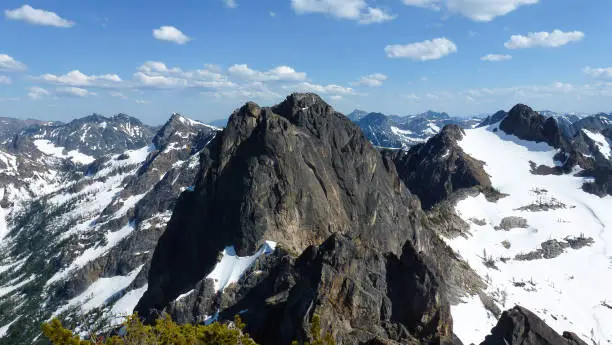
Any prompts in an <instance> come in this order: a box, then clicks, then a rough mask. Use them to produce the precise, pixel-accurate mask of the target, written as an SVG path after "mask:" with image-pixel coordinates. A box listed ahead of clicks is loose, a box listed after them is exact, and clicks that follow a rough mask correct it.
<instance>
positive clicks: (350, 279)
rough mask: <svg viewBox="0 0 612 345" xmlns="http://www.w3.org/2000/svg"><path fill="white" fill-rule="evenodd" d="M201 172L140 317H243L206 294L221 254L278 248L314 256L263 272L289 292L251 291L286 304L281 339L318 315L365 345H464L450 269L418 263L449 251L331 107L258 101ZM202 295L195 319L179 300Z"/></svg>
mask: <svg viewBox="0 0 612 345" xmlns="http://www.w3.org/2000/svg"><path fill="white" fill-rule="evenodd" d="M201 162H202V164H201V170H200V172H199V176H198V178H197V181H198V182H197V184H196V186H195V189H194V191H193V192H186V193H183V195H182V196H181V198H180V200H179V201H178V204H177V207H176V208H175V211H174V213H173V216H172V219H171V220H170V223H169V226H168V229H167V230H166V232H165V233H164V235H163V236H162V237H161V238H160V241H159V243H158V246H157V248H156V251H155V253H154V255H153V259H152V263H151V269H150V271H149V287H148V291H147V292H146V293H145V295H144V296H143V298H142V299H141V301H140V302H139V305H138V307H137V311H139V312H140V314H141V315H145V316H149V317H150V316H152V315H154V313H155V311H161V310H164V309H166V310H171V309H172V308H169V306H170V305H174V307H175V308H174V309H175V310H176V309H177V308H178V309H180V310H183V311H185V309H186V308H187V309H189V312H188V313H186V314H185V313H183V316H184V317H186V318H188V319H191V320H197V319H198V317H202V314H203V313H206V314H207V315H211V314H212V313H214V311H215V309H216V310H218V311H221V313H223V311H224V310H230V309H231V308H232V306H233V305H235V303H233V304H232V302H234V301H232V302H227V298H228V297H227V296H226V297H219V295H221V293H219V294H218V293H217V292H216V291H214V289H211V288H206V285H207V283H206V276H207V275H208V274H209V273H210V272H211V271H212V270H213V267H214V266H215V264H216V262H217V257H218V255H217V253H219V252H220V251H221V250H222V249H223V248H224V247H226V246H229V245H233V246H235V247H236V251H237V254H238V255H240V256H245V255H249V254H251V253H253V252H255V251H256V250H257V248H258V247H259V246H260V245H262V244H263V243H264V241H266V240H270V241H275V242H278V244H279V247H280V248H283V249H282V250H286V251H288V252H292V253H300V252H302V251H304V250H305V249H306V251H305V252H304V253H303V254H302V255H301V256H300V257H299V259H297V260H296V261H295V262H291V260H289V259H288V258H289V257H290V256H287V258H286V259H285V261H283V260H281V258H279V259H278V260H277V261H278V262H276V263H270V264H269V265H268V269H267V270H264V271H263V273H265V274H264V275H265V276H269V277H270V278H269V279H279V278H274V276H275V273H274V272H277V273H278V270H280V269H281V268H282V270H284V272H286V274H284V275H282V276H283V277H285V278H284V279H285V280H283V281H285V283H283V284H280V283H278V284H269V279H268V280H266V279H264V280H263V281H262V282H259V281H255V282H253V281H251V283H250V284H247V285H250V288H249V291H251V290H253V291H258V294H260V295H261V296H262V297H264V298H263V299H264V300H268V299H269V298H271V297H273V296H276V295H278V294H283V296H286V297H285V298H280V299H279V298H273V299H272V300H274V301H275V302H274V303H270V304H269V305H268V304H266V305H265V306H263V307H261V308H264V309H266V310H268V312H266V314H270V313H271V312H269V309H270V308H272V309H273V310H274V311H275V312H274V313H271V314H270V315H271V316H270V317H269V318H264V319H265V320H266V323H265V324H267V325H281V326H282V327H281V328H282V329H283V330H284V331H283V333H282V337H281V338H279V339H275V341H276V340H278V341H282V342H285V341H286V342H288V341H289V340H291V339H292V338H295V337H303V336H304V334H306V333H307V332H306V331H305V330H306V329H307V322H306V321H304V320H308V318H310V317H312V315H313V313H315V312H317V313H319V314H321V316H322V322H323V323H324V324H326V325H331V324H332V323H336V324H337V323H338V322H339V320H344V321H345V322H344V323H343V324H342V327H336V329H337V332H338V334H336V335H337V337H338V339H344V338H346V339H349V338H351V337H352V335H353V334H356V333H355V332H357V333H359V337H358V338H359V339H362V340H363V341H366V340H372V339H374V338H376V337H382V338H383V339H396V340H399V339H403V338H406V339H407V337H417V338H418V337H421V338H423V339H424V338H428V337H432V338H436V337H442V338H447V337H450V336H451V323H452V321H451V318H450V313H449V306H448V303H447V302H446V297H445V293H443V290H444V289H443V287H442V284H441V280H440V279H439V278H438V276H437V274H436V273H435V272H436V266H437V264H436V263H435V262H434V260H431V259H428V258H427V257H423V256H422V255H423V254H419V252H420V251H424V252H425V253H433V252H434V251H436V250H438V249H439V248H443V247H444V246H443V245H442V243H441V241H439V240H437V237H436V235H435V234H434V233H433V232H432V231H431V230H430V229H429V228H427V227H426V226H425V227H424V226H423V224H427V221H426V220H425V217H424V215H423V212H422V211H421V209H420V204H419V201H418V199H417V198H416V197H414V196H412V195H411V194H410V192H409V191H408V190H407V189H406V188H405V186H404V185H403V184H402V183H401V181H400V179H399V178H398V176H397V173H396V171H395V167H394V164H393V162H392V161H391V160H390V159H389V158H383V156H381V155H380V154H379V152H377V151H376V150H375V149H374V148H373V147H372V145H371V144H370V143H369V142H368V141H367V140H366V139H365V137H364V136H363V134H362V133H361V131H360V130H359V129H358V128H357V126H356V125H354V124H353V123H351V121H350V120H348V119H347V118H346V117H344V116H343V115H341V114H339V113H337V112H335V111H334V110H333V108H332V107H331V106H329V105H327V104H326V103H325V102H323V101H322V100H321V99H320V98H319V97H318V96H316V95H314V94H293V95H291V96H289V97H287V99H286V100H285V101H284V102H282V103H281V104H279V105H277V106H274V107H272V108H261V107H259V106H258V105H256V104H254V103H247V104H246V105H245V106H243V107H242V108H240V109H239V110H237V111H236V112H235V113H234V114H233V115H232V116H231V117H230V119H229V121H228V125H227V127H226V128H225V130H224V131H223V133H222V134H220V135H218V136H217V137H216V138H215V139H214V140H213V142H211V143H210V144H209V145H208V146H207V148H205V149H204V150H203V153H202V156H201ZM330 236H332V237H330ZM328 238H329V239H328ZM326 239H327V240H326ZM323 242H325V244H323V245H321V246H320V247H319V246H318V245H319V244H321V243H323ZM279 250H281V249H277V251H279ZM442 250H443V249H442ZM275 255H279V254H278V253H276V254H275ZM283 262H288V263H286V264H285V263H283ZM279 267H281V268H279ZM287 276H290V277H292V278H291V279H289V278H286V277H287ZM409 277H417V279H416V280H415V279H412V278H409ZM266 281H268V283H266V284H268V285H265V284H264V283H265V282H266ZM261 284H264V285H261ZM239 285H240V284H239ZM266 286H267V287H266ZM194 288H196V290H197V291H199V292H198V293H196V295H199V297H197V298H191V299H192V300H194V302H193V303H195V304H198V305H199V309H198V308H196V309H197V310H198V311H197V312H192V311H193V310H194V309H193V307H194V305H195V304H194V305H189V306H187V307H186V306H185V305H183V306H180V305H179V306H177V305H176V301H175V300H176V299H177V297H179V295H181V294H184V293H186V292H189V291H190V290H192V289H194ZM406 291H412V292H414V293H408V294H405V293H404V292H406ZM243 292H244V293H247V292H246V291H243ZM248 293H254V292H248ZM215 295H217V297H215ZM226 295H227V294H226ZM215 298H216V301H215ZM224 298H225V301H226V302H224V303H222V302H223V300H224ZM203 301H208V302H205V303H203ZM279 301H280V302H279ZM400 301H401V303H400ZM236 302H237V301H236ZM185 303H187V304H189V302H185ZM179 304H180V303H179ZM223 304H225V305H223ZM404 305H412V306H413V307H412V309H410V308H409V309H410V310H404V309H403V306H404ZM245 309H247V308H245ZM248 310H255V309H250V308H248ZM187 314H188V315H187ZM243 316H244V319H245V320H246V321H247V324H251V325H252V326H251V328H252V329H251V331H252V332H253V334H255V335H257V334H260V336H259V338H260V339H267V338H265V336H264V335H265V334H269V332H263V331H262V330H261V329H256V328H257V327H256V325H257V324H259V322H257V321H254V320H256V319H258V318H261V314H251V313H250V312H246V313H245V314H244V315H243ZM363 316H367V317H366V318H364V317H363ZM249 321H254V322H253V323H250V322H249ZM288 323H289V325H288ZM279 327H280V326H279ZM433 330H437V331H433ZM417 338H415V339H417ZM268 340H271V339H268ZM282 342H281V343H282ZM349 343H352V342H349Z"/></svg>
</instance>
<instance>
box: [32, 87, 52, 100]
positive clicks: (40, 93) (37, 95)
mask: <svg viewBox="0 0 612 345" xmlns="http://www.w3.org/2000/svg"><path fill="white" fill-rule="evenodd" d="M50 94H51V93H50V92H49V91H47V90H46V89H44V88H42V87H40V86H32V87H30V89H29V92H28V97H30V99H32V100H38V99H41V98H43V97H45V96H48V95H50Z"/></svg>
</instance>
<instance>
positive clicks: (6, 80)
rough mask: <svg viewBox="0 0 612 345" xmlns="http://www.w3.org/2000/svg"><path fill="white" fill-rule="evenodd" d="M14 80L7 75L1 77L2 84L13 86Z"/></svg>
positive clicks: (0, 82)
mask: <svg viewBox="0 0 612 345" xmlns="http://www.w3.org/2000/svg"><path fill="white" fill-rule="evenodd" d="M12 83H13V80H12V79H11V78H10V77H7V76H5V75H0V84H5V85H11V84H12Z"/></svg>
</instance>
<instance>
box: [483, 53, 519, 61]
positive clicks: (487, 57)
mask: <svg viewBox="0 0 612 345" xmlns="http://www.w3.org/2000/svg"><path fill="white" fill-rule="evenodd" d="M511 59H512V55H508V54H487V55H485V56H483V57H481V58H480V60H482V61H506V60H511Z"/></svg>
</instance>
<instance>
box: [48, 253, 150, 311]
mask: <svg viewBox="0 0 612 345" xmlns="http://www.w3.org/2000/svg"><path fill="white" fill-rule="evenodd" d="M143 266H144V265H141V266H139V267H138V268H136V269H134V270H133V271H132V272H130V273H129V274H128V275H127V276H115V277H108V278H100V279H98V280H96V281H95V282H93V283H92V284H91V285H89V287H88V288H87V290H85V291H84V292H83V293H82V294H80V295H78V296H76V297H74V298H73V299H71V300H70V301H68V303H66V304H65V305H64V306H63V307H61V308H59V309H58V310H57V311H56V312H55V313H54V314H53V315H54V316H56V315H59V314H61V313H62V312H63V311H65V310H67V309H69V308H70V307H75V306H79V307H80V309H81V310H82V311H84V312H88V311H90V310H92V309H94V308H97V307H101V306H104V305H105V304H106V303H107V302H108V300H109V299H111V298H112V297H113V296H115V295H116V294H117V293H120V292H121V291H122V290H124V289H125V288H127V287H128V285H130V284H131V283H132V281H134V278H136V275H138V273H139V272H140V270H141V269H142V267H143ZM130 292H131V291H130ZM126 296H127V295H126ZM124 297H125V296H124ZM131 297H134V294H133V295H131ZM128 302H129V303H131V302H132V301H131V300H129V298H128V299H127V300H126V301H123V302H122V304H121V305H119V307H120V308H123V307H128V305H127V304H128ZM134 306H135V304H134ZM132 309H133V308H132Z"/></svg>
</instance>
